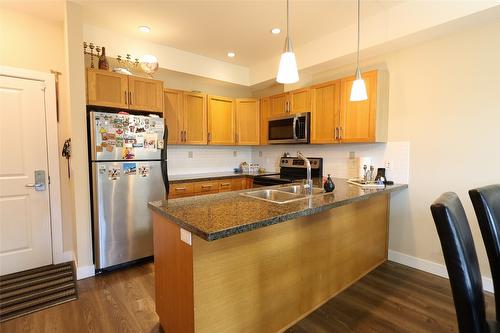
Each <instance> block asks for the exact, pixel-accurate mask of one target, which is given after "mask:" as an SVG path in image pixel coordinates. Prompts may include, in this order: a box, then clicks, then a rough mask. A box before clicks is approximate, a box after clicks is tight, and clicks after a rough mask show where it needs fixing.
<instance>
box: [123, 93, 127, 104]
mask: <svg viewBox="0 0 500 333" xmlns="http://www.w3.org/2000/svg"><path fill="white" fill-rule="evenodd" d="M123 93H124V94H125V104H128V99H127V92H126V91H124V92H123Z"/></svg>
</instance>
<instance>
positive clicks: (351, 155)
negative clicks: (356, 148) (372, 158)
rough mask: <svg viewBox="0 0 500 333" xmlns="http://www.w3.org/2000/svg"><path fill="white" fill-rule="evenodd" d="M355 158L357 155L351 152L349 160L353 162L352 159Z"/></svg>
mask: <svg viewBox="0 0 500 333" xmlns="http://www.w3.org/2000/svg"><path fill="white" fill-rule="evenodd" d="M355 158H356V153H355V152H353V151H350V152H349V159H351V160H352V159H355Z"/></svg>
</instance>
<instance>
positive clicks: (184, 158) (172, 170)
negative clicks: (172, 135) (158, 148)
mask: <svg viewBox="0 0 500 333" xmlns="http://www.w3.org/2000/svg"><path fill="white" fill-rule="evenodd" d="M167 159H168V173H169V174H170V175H183V174H197V173H206V172H227V171H233V168H237V167H238V166H239V165H240V163H241V162H242V161H247V162H250V161H251V159H252V148H251V147H229V146H228V147H224V146H216V147H214V146H185V145H182V146H181V145H179V146H176V145H173V146H167Z"/></svg>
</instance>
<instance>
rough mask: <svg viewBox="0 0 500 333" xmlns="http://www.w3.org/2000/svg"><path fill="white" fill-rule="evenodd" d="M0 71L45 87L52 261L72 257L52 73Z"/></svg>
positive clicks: (10, 69)
mask: <svg viewBox="0 0 500 333" xmlns="http://www.w3.org/2000/svg"><path fill="white" fill-rule="evenodd" d="M0 75H1V76H7V77H12V78H18V79H25V80H33V81H39V82H40V89H44V90H45V94H44V101H45V131H46V135H47V166H48V176H49V177H50V181H49V186H48V188H49V203H50V229H51V244H52V263H53V264H58V263H61V262H66V261H71V260H73V251H66V252H65V251H64V244H63V231H62V213H61V181H60V173H59V149H58V146H59V141H58V134H59V133H58V132H59V131H58V128H57V107H56V81H55V77H54V74H50V73H44V72H39V71H33V70H29V69H23V68H15V67H7V66H0Z"/></svg>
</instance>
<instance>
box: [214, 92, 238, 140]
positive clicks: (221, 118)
mask: <svg viewBox="0 0 500 333" xmlns="http://www.w3.org/2000/svg"><path fill="white" fill-rule="evenodd" d="M235 139H236V136H235V101H234V100H233V99H231V98H227V97H220V96H208V144H211V145H234V144H235Z"/></svg>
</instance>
